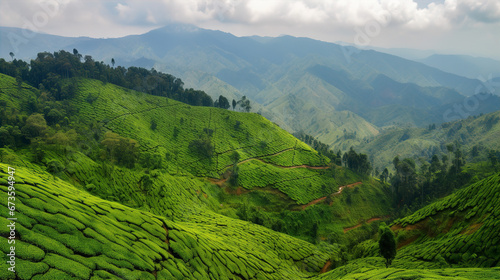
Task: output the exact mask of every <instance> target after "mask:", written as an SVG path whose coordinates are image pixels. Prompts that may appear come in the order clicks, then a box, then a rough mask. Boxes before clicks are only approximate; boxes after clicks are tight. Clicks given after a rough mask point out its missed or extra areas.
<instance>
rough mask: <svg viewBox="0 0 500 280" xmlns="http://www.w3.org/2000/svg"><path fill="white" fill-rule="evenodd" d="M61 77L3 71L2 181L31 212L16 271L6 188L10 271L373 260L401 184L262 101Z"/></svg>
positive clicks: (108, 271) (181, 273)
mask: <svg viewBox="0 0 500 280" xmlns="http://www.w3.org/2000/svg"><path fill="white" fill-rule="evenodd" d="M61 83H62V87H63V88H64V89H68V92H65V94H66V95H67V96H68V97H67V98H65V99H63V100H57V99H56V98H54V97H53V92H51V91H50V89H44V88H42V87H41V88H40V89H35V88H33V87H31V86H28V85H26V84H22V83H18V82H17V81H16V79H15V78H13V77H10V76H6V75H1V74H0V102H1V104H2V108H1V111H0V114H1V116H2V119H1V121H2V122H1V126H0V141H1V147H0V162H2V163H1V164H0V170H1V172H0V177H1V178H0V186H1V189H2V193H5V195H3V197H7V193H8V192H9V191H10V190H9V174H8V167H9V166H11V167H14V168H15V174H14V178H15V179H16V183H15V190H16V201H15V203H16V209H15V211H16V212H15V215H16V217H17V218H18V220H17V221H16V245H17V246H16V256H17V262H16V266H17V270H16V271H18V272H17V274H16V275H15V276H14V275H13V274H9V272H8V270H7V267H8V264H7V262H6V260H7V255H6V254H7V253H9V251H10V248H8V247H9V246H8V242H7V238H8V236H9V235H10V232H9V228H8V227H6V226H5V225H6V224H8V223H9V221H8V220H7V219H6V218H7V217H8V215H9V214H8V209H7V208H8V207H9V205H8V203H7V199H4V200H3V201H2V202H1V203H0V204H1V205H2V206H1V207H0V213H2V217H3V218H4V219H2V220H3V221H5V225H4V226H2V231H1V232H0V235H1V240H0V241H1V242H0V243H1V244H2V245H1V249H2V251H3V252H4V255H3V257H2V267H1V269H2V272H1V273H2V274H0V279H15V277H17V278H18V279H71V278H74V279H183V278H187V279H305V278H308V279H313V278H314V277H316V276H318V275H319V274H320V272H324V271H326V270H328V269H333V271H332V272H330V273H325V274H322V275H320V276H319V277H327V279H328V277H333V278H330V279H335V278H336V277H338V275H340V274H338V273H341V274H342V273H344V272H345V273H344V274H342V275H343V276H346V275H347V274H348V273H353V275H355V274H356V273H359V272H360V271H357V270H356V269H354V268H353V269H351V270H349V269H347V268H349V267H355V266H356V265H357V261H354V262H352V261H350V260H351V259H352V258H359V257H363V256H365V255H367V254H369V252H372V250H373V246H372V245H370V244H372V243H373V242H372V241H371V238H372V237H373V236H374V234H376V231H377V228H378V223H379V222H381V221H383V220H388V219H390V215H391V214H392V212H393V209H392V208H391V199H392V195H391V190H390V188H389V187H388V185H386V184H384V183H381V182H380V181H378V180H376V179H373V178H370V177H367V176H361V175H358V174H356V173H354V172H352V171H351V170H349V169H346V168H344V167H340V166H336V165H334V164H332V163H330V162H329V159H328V158H326V157H325V156H323V155H320V154H319V153H318V152H316V151H315V150H313V149H312V148H310V147H309V146H308V145H306V144H305V143H303V142H302V141H300V140H298V139H296V138H295V137H293V136H292V135H291V134H289V133H288V132H286V131H284V130H282V129H281V128H279V127H278V126H277V125H275V124H274V123H272V122H270V121H268V120H267V119H265V118H264V117H262V116H260V115H258V114H254V113H239V112H233V111H230V110H224V109H219V108H213V107H200V106H191V105H187V104H185V103H181V102H178V101H174V100H172V99H168V98H165V97H160V96H153V95H148V94H145V93H141V92H138V91H134V90H129V89H124V88H122V87H118V86H115V85H113V84H110V83H103V82H101V81H97V80H92V79H84V78H73V79H65V80H61ZM66 85H69V86H71V87H66ZM11 175H12V174H11ZM10 181H12V180H10ZM464 199H465V198H464ZM365 245H366V246H365ZM359 252H365V253H359ZM366 252H368V253H366ZM360 262H361V263H362V262H363V259H361V260H360ZM346 263H347V266H342V265H343V264H346ZM458 265H460V266H465V264H461V263H459V264H458ZM478 265H481V266H483V267H488V266H491V264H490V265H488V264H487V263H483V262H482V263H478ZM417 268H419V269H420V267H417V266H413V267H412V266H410V265H408V266H406V267H404V268H403V267H402V268H401V270H400V271H393V272H395V273H406V272H408V273H417V270H411V269H417ZM429 268H432V266H425V267H423V269H429ZM346 269H347V270H346ZM379 269H380V268H379V267H377V266H373V269H371V270H370V271H368V270H366V271H365V272H366V276H367V277H368V276H370V275H374V274H373V273H387V271H385V270H384V271H379ZM339 271H344V272H339ZM405 271H406V272H405ZM418 271H421V270H418ZM462 272H463V271H459V270H457V271H455V270H452V271H449V273H458V274H457V275H460V276H462V277H465V278H474V277H476V276H477V275H481V273H483V275H488V277H489V275H492V274H494V273H496V272H497V270H486V269H484V270H471V271H467V272H463V273H462ZM425 273H428V274H429V275H435V274H436V273H437V272H434V271H431V270H426V272H425ZM347 276H349V275H347ZM347 276H346V277H347ZM356 277H357V276H356Z"/></svg>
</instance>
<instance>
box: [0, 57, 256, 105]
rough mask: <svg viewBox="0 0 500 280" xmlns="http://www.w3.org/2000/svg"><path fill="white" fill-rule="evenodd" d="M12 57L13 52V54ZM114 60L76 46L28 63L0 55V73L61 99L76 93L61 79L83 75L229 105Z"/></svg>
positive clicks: (196, 102) (184, 98)
mask: <svg viewBox="0 0 500 280" xmlns="http://www.w3.org/2000/svg"><path fill="white" fill-rule="evenodd" d="M11 57H12V58H13V57H14V55H13V54H11ZM111 64H112V66H110V65H108V64H105V63H104V62H102V61H100V62H99V61H95V60H94V59H93V58H92V56H90V55H85V56H82V55H81V54H80V53H79V52H78V50H76V49H73V53H70V52H67V51H64V50H61V51H58V52H54V53H50V52H41V53H38V55H37V57H36V58H35V59H32V60H31V61H30V62H29V63H28V62H25V61H23V60H18V59H13V60H12V61H11V62H8V61H5V60H4V59H0V73H3V74H6V75H9V76H12V77H15V78H16V79H17V81H18V84H19V86H20V85H21V83H22V82H26V83H28V84H30V85H31V86H33V87H36V88H38V89H41V90H47V91H49V92H50V93H51V94H52V95H53V96H54V97H55V99H56V100H58V101H61V100H65V99H68V98H70V97H71V96H72V95H73V94H74V93H75V88H71V87H68V86H67V84H68V83H65V82H63V81H62V80H64V79H70V78H77V77H83V78H91V79H97V80H100V81H102V82H103V83H108V82H109V83H112V84H115V85H118V86H121V87H124V88H128V89H133V90H137V91H141V92H145V93H148V94H151V95H156V96H164V97H168V98H171V99H174V100H177V101H180V102H184V103H187V104H190V105H194V106H209V107H219V108H224V109H229V108H230V104H229V101H228V100H227V98H225V97H224V96H222V95H221V96H219V98H218V99H217V100H215V101H214V100H213V99H212V97H210V96H209V95H208V94H207V93H205V92H204V91H201V90H195V89H192V88H189V89H185V88H184V82H182V80H181V79H179V78H176V77H174V76H173V75H170V74H165V73H162V72H158V71H156V70H155V69H151V70H147V69H145V68H141V67H129V68H125V67H122V66H118V67H114V64H115V60H114V59H112V60H111ZM65 84H66V87H65ZM70 85H71V83H70ZM73 85H74V84H73ZM236 104H239V105H240V106H241V107H242V108H243V109H244V111H247V112H248V111H250V109H251V106H250V101H249V100H248V99H246V97H243V98H242V99H241V100H239V101H236V100H233V110H234V107H235V106H236Z"/></svg>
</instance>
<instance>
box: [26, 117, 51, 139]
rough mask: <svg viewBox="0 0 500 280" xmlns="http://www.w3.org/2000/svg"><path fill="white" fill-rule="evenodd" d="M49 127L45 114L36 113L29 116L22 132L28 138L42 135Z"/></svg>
mask: <svg viewBox="0 0 500 280" xmlns="http://www.w3.org/2000/svg"><path fill="white" fill-rule="evenodd" d="M47 128H48V127H47V122H46V121H45V118H44V117H43V115H41V114H38V113H35V114H32V115H31V116H29V117H28V119H27V120H26V125H25V126H24V127H23V128H22V132H23V134H24V135H25V136H26V137H27V138H30V139H31V138H35V137H38V136H42V135H43V134H44V133H45V131H46V130H47Z"/></svg>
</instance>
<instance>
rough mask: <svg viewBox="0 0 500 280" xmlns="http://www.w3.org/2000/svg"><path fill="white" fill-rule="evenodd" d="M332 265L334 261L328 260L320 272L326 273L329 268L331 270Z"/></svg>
mask: <svg viewBox="0 0 500 280" xmlns="http://www.w3.org/2000/svg"><path fill="white" fill-rule="evenodd" d="M331 265H332V262H330V261H327V262H326V263H325V265H324V266H323V268H321V270H320V271H319V274H321V273H325V272H327V271H328V270H330V266H331Z"/></svg>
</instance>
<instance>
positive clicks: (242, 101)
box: [233, 96, 252, 113]
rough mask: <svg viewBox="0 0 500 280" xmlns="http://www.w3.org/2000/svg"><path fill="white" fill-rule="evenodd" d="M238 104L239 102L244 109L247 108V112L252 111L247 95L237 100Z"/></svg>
mask: <svg viewBox="0 0 500 280" xmlns="http://www.w3.org/2000/svg"><path fill="white" fill-rule="evenodd" d="M236 104H239V105H240V107H241V108H243V110H245V112H247V113H248V112H250V109H252V106H251V105H250V100H248V99H247V97H246V96H243V97H242V98H241V99H240V100H238V102H236ZM233 110H234V109H233Z"/></svg>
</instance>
